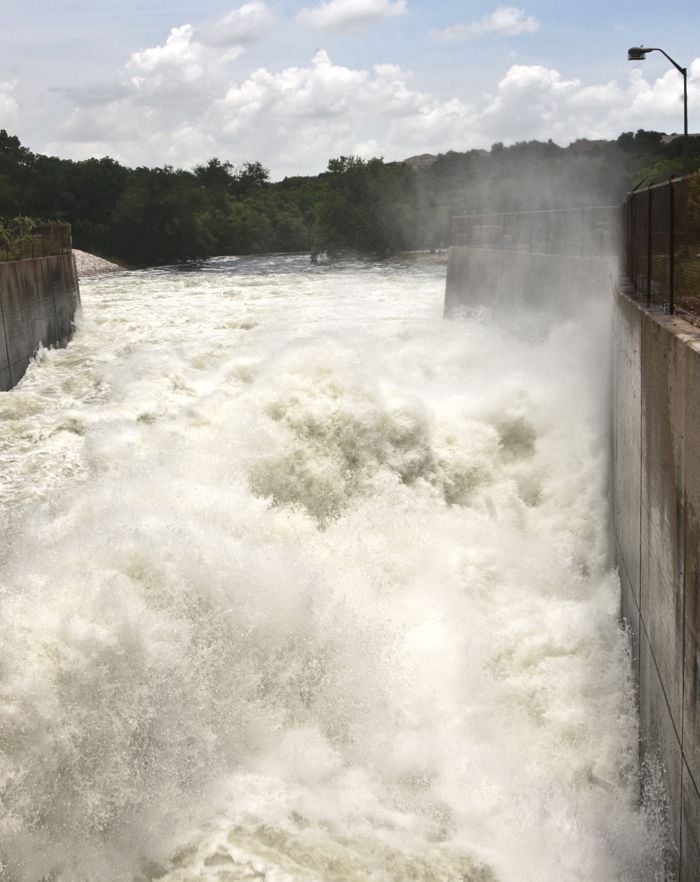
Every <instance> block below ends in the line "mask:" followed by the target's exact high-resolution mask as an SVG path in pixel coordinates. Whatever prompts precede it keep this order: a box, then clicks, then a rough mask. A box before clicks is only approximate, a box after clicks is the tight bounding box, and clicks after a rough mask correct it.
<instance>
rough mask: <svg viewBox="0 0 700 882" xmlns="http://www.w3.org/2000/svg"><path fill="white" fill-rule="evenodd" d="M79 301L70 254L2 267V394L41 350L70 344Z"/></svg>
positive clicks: (15, 262)
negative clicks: (40, 347) (39, 349)
mask: <svg viewBox="0 0 700 882" xmlns="http://www.w3.org/2000/svg"><path fill="white" fill-rule="evenodd" d="M79 303H80V292H79V288H78V277H77V273H76V269H75V262H74V260H73V255H72V254H70V253H68V254H58V255H53V256H51V257H37V258H33V259H28V260H13V261H8V262H5V263H0V325H1V327H0V391H6V390H8V389H11V388H12V387H13V386H15V385H16V384H17V383H18V382H19V381H20V380H21V379H22V377H23V376H24V372H25V371H26V369H27V365H28V364H29V362H30V361H31V359H32V357H33V356H34V354H35V352H36V351H37V349H38V348H39V346H53V345H61V344H63V343H65V342H67V341H68V339H69V338H70V336H71V334H72V333H73V327H74V326H73V319H74V316H75V310H76V308H77V306H78V304H79Z"/></svg>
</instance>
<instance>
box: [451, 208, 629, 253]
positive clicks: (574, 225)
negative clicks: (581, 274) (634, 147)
mask: <svg viewBox="0 0 700 882" xmlns="http://www.w3.org/2000/svg"><path fill="white" fill-rule="evenodd" d="M619 231H620V207H619V205H595V206H590V207H586V208H554V209H543V210H541V211H499V212H486V213H479V214H469V215H462V216H460V217H455V218H453V221H452V244H453V245H465V246H468V247H471V248H492V249H498V250H508V251H526V252H529V253H531V254H532V253H539V254H569V255H577V256H582V257H611V256H614V255H617V254H619Z"/></svg>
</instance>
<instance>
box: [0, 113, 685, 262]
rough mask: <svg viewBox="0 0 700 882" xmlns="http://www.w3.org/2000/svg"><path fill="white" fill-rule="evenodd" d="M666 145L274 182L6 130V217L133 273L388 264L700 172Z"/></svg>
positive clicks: (678, 144)
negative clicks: (48, 142) (284, 262)
mask: <svg viewBox="0 0 700 882" xmlns="http://www.w3.org/2000/svg"><path fill="white" fill-rule="evenodd" d="M688 146H689V149H688V151H687V153H688V156H687V157H686V158H684V157H683V150H682V138H677V139H675V140H672V141H671V142H670V143H666V142H665V140H664V139H663V137H662V135H661V133H659V132H648V131H644V130H640V131H638V132H636V133H632V132H625V133H623V134H622V135H620V137H619V138H617V139H616V140H614V141H612V140H611V141H590V140H586V139H581V140H579V141H575V142H574V143H573V144H571V145H569V146H568V147H559V146H558V145H556V144H554V143H553V142H552V141H548V142H546V143H545V142H541V141H523V142H520V143H517V144H514V145H512V146H504V145H503V144H494V145H493V146H492V147H491V149H490V150H489V151H485V150H468V151H465V152H458V151H449V152H447V153H443V154H439V155H437V156H435V157H423V158H416V161H415V162H412V161H410V160H409V161H405V162H384V161H383V160H382V159H368V160H365V159H360V158H358V157H355V156H341V157H337V158H334V159H331V160H330V161H329V162H328V167H327V169H326V171H324V172H322V173H321V174H319V175H316V176H315V177H287V178H284V180H282V181H279V182H274V183H273V182H271V181H270V175H269V172H268V170H267V169H265V168H264V167H263V165H262V164H261V163H260V162H256V161H252V162H244V163H242V164H241V165H233V164H232V163H231V162H228V161H222V160H220V159H218V158H212V159H210V160H209V161H208V162H206V163H205V164H202V165H198V166H196V167H195V168H194V169H192V170H191V171H189V170H183V169H175V168H173V167H171V166H167V165H166V166H163V167H160V168H146V167H138V168H128V167H126V166H123V165H121V164H120V163H118V162H116V161H115V160H114V159H110V158H109V157H105V158H102V159H87V160H82V161H73V160H68V159H59V158H57V157H53V156H43V155H41V154H38V153H33V152H31V151H30V150H29V149H28V148H26V147H24V146H23V145H22V144H21V143H20V141H19V139H18V138H17V137H15V136H13V135H10V134H8V133H7V132H6V131H5V130H4V129H1V130H0V218H6V219H7V218H12V217H16V216H26V217H33V218H45V219H51V220H59V221H66V222H68V223H70V224H71V225H72V229H73V242H74V245H75V247H76V248H80V249H82V250H85V251H90V252H93V253H95V254H98V255H100V256H103V257H106V258H108V259H112V260H116V261H118V262H120V263H122V264H125V265H127V266H135V267H140V266H155V265H166V264H172V263H177V262H181V261H186V260H193V259H198V258H204V257H208V256H213V255H223V254H256V253H270V252H290V251H302V252H310V253H311V254H318V253H321V252H324V253H327V254H329V255H331V256H334V255H342V254H359V255H371V256H380V257H381V256H388V255H391V254H393V253H396V252H399V251H407V250H418V249H435V248H440V247H445V246H447V245H448V244H449V240H450V224H451V219H452V217H453V216H454V215H457V214H465V213H474V212H480V211H519V210H526V209H545V208H559V207H580V206H584V205H593V204H607V205H611V204H615V203H618V202H620V201H621V200H622V199H623V197H624V195H625V193H626V192H627V191H628V190H630V189H632V188H633V187H635V186H638V185H640V184H644V185H646V184H647V183H651V182H654V181H656V180H661V179H663V178H668V177H670V176H672V175H674V174H678V173H681V172H684V171H689V170H693V169H696V168H698V166H700V137H691V138H690V139H689V145H688Z"/></svg>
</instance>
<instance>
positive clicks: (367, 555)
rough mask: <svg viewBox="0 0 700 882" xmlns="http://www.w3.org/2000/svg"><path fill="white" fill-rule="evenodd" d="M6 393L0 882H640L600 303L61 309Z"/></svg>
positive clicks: (357, 285) (170, 289) (232, 294)
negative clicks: (55, 325) (59, 333)
mask: <svg viewBox="0 0 700 882" xmlns="http://www.w3.org/2000/svg"><path fill="white" fill-rule="evenodd" d="M81 292H82V303H83V311H82V317H81V318H80V321H79V327H78V331H77V333H76V335H75V337H74V340H73V342H72V343H71V345H70V346H69V347H68V348H67V349H65V350H56V351H47V352H42V353H40V354H39V357H38V358H37V359H36V361H35V362H34V363H33V364H32V365H31V366H30V369H29V371H28V373H27V375H26V376H25V378H24V380H23V381H22V382H21V383H20V385H19V386H17V387H16V388H15V389H14V390H13V391H11V392H8V393H2V394H0V467H1V469H2V482H1V483H0V503H1V506H2V508H1V509H0V530H2V535H3V537H4V541H3V543H2V549H1V550H0V879H1V880H2V882H39V880H52V882H98V880H99V882H129V880H134V882H137V880H138V882H142V880H147V879H160V880H164V882H195V880H197V882H231V880H268V882H283V880H292V882H336V880H337V882H340V880H343V882H402V880H418V882H529V880H533V882H535V880H537V882H549V880H551V882H563V880H571V882H575V880H581V882H584V880H585V882H619V880H628V882H644V880H650V882H651V880H654V879H659V878H661V875H660V874H661V872H662V869H661V864H660V857H659V854H660V835H661V834H660V831H659V829H658V825H657V824H656V821H655V816H654V812H653V810H646V809H644V808H643V807H642V808H640V807H639V805H638V783H637V747H636V745H637V720H636V715H635V708H634V697H633V688H632V683H631V679H630V672H629V659H628V650H627V642H626V637H625V634H624V633H623V632H622V631H621V630H620V628H619V626H618V613H619V585H618V581H617V577H616V575H615V573H614V571H613V570H612V568H611V562H610V556H609V543H608V499H607V470H608V458H609V455H608V434H607V422H606V421H607V408H608V394H609V380H608V332H607V331H606V328H607V327H608V326H609V306H608V305H606V304H588V305H587V307H586V308H585V309H582V310H581V311H580V313H579V314H576V315H568V316H567V317H565V318H562V319H561V320H556V319H554V318H552V317H551V316H550V317H549V318H548V319H547V320H546V321H545V320H543V318H542V316H533V315H527V314H512V315H509V316H503V315H499V316H494V315H493V314H490V313H489V311H488V310H485V309H483V308H482V309H480V310H478V311H474V312H473V313H472V314H470V315H466V316H463V317H462V318H461V319H460V320H456V321H449V322H448V321H444V320H443V319H442V305H443V293H444V267H442V266H433V265H430V264H425V265H423V264H408V263H399V262H394V263H391V262H387V263H371V262H359V261H347V262H344V263H335V264H332V265H327V266H324V265H313V264H310V263H309V261H308V258H306V257H302V256H287V257H266V258H241V259H235V258H218V259H214V260H211V261H208V262H206V263H205V264H202V265H200V266H196V267H190V268H188V269H187V270H183V269H179V270H178V269H163V270H153V271H146V272H138V273H129V274H127V273H123V274H117V275H114V276H110V277H104V278H101V279H96V280H93V281H89V282H83V283H82V285H81Z"/></svg>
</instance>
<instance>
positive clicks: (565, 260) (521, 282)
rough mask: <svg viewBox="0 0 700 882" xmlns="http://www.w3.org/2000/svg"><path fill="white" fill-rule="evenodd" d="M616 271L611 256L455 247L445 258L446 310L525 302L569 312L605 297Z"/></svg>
mask: <svg viewBox="0 0 700 882" xmlns="http://www.w3.org/2000/svg"><path fill="white" fill-rule="evenodd" d="M616 275H617V260H615V259H613V258H589V257H576V256H574V255H569V254H529V253H527V252H524V251H499V250H496V249H488V248H469V247H464V246H459V245H453V246H452V247H451V248H450V251H449V255H448V260H447V284H446V290H445V314H446V315H455V314H456V313H459V312H460V311H462V310H464V309H469V308H472V307H475V306H481V305H487V306H492V307H494V308H499V307H505V308H514V307H517V306H519V305H523V306H526V307H527V308H528V309H530V310H532V309H537V308H542V309H543V310H547V311H548V312H549V311H551V310H552V308H553V307H554V306H556V307H558V309H557V311H558V313H560V314H564V315H567V314H571V313H573V312H575V311H576V309H577V308H578V307H580V305H581V304H582V303H585V301H586V300H587V299H590V298H591V297H592V296H599V295H600V294H601V292H602V293H603V294H605V295H607V293H608V292H609V291H610V290H611V287H612V282H613V279H614V278H615V277H616Z"/></svg>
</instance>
